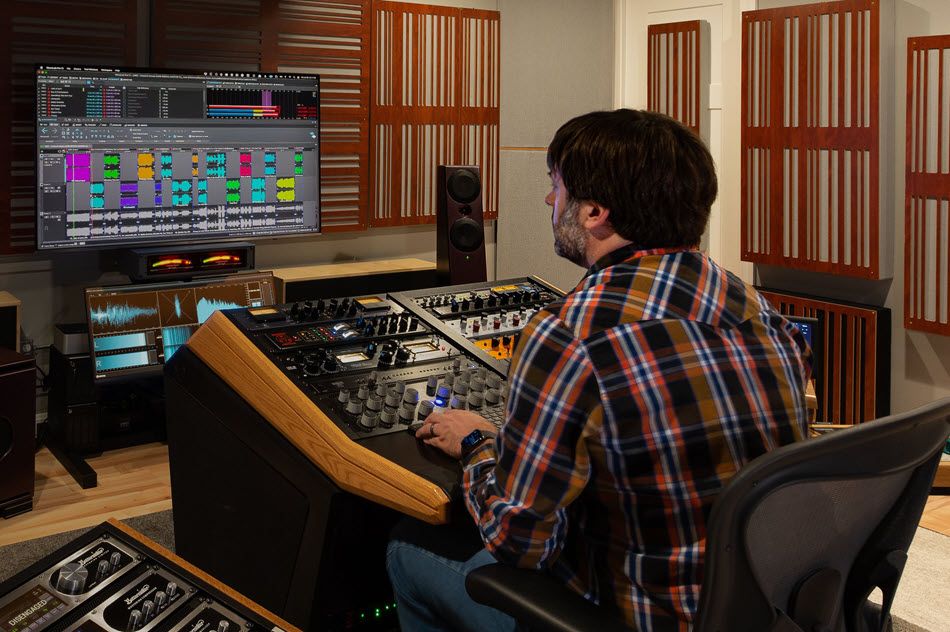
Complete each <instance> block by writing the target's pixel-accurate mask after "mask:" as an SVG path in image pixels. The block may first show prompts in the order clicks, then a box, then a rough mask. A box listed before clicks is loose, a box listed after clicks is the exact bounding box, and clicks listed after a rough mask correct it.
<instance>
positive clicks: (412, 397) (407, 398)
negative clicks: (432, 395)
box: [402, 388, 419, 406]
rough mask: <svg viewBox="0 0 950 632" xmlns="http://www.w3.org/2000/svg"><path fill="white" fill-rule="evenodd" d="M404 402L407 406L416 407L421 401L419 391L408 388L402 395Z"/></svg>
mask: <svg viewBox="0 0 950 632" xmlns="http://www.w3.org/2000/svg"><path fill="white" fill-rule="evenodd" d="M402 401H403V403H405V404H412V405H413V406H415V405H416V403H418V401H419V391H417V390H416V389H414V388H407V389H406V392H405V393H403V394H402Z"/></svg>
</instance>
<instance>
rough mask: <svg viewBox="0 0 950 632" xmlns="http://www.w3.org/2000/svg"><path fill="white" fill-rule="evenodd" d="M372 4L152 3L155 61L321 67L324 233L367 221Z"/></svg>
mask: <svg viewBox="0 0 950 632" xmlns="http://www.w3.org/2000/svg"><path fill="white" fill-rule="evenodd" d="M370 5H371V1H370V0H294V1H293V2H281V1H278V0H237V1H235V0H204V1H202V2H194V1H192V0H154V3H153V10H152V40H151V54H152V63H153V65H155V66H157V67H160V68H186V69H187V68H195V67H202V68H208V69H212V70H238V71H239V70H250V71H262V72H267V71H271V72H303V73H316V74H319V75H320V81H321V86H320V117H321V120H320V142H321V156H320V205H321V223H322V230H324V231H325V232H339V231H346V230H359V229H362V228H365V227H366V225H367V212H368V209H369V189H370V187H369V92H370V85H369V84H370V50H371V47H372V44H371V41H370V28H371V21H370V20H371V12H370ZM222 16H226V19H222Z"/></svg>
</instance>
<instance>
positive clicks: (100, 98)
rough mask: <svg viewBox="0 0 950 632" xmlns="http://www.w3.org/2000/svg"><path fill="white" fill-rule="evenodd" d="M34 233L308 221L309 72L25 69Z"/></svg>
mask: <svg viewBox="0 0 950 632" xmlns="http://www.w3.org/2000/svg"><path fill="white" fill-rule="evenodd" d="M36 91H37V94H36V106H37V107H36V111H37V119H36V121H37V123H36V138H37V143H36V146H37V201H36V206H37V247H38V248H39V249H52V248H83V247H109V246H122V245H141V244H146V243H159V242H183V241H210V240H219V239H230V238H241V239H247V238H252V237H268V236H279V235H286V234H297V233H313V232H319V230H320V201H319V200H320V195H319V176H320V148H319V136H320V117H319V91H320V86H319V78H318V77H316V76H313V75H288V74H265V73H201V74H189V73H182V72H177V71H167V72H165V71H163V72H145V71H124V70H118V69H101V68H100V69H96V68H68V67H60V66H57V67H53V66H40V67H38V68H37V70H36Z"/></svg>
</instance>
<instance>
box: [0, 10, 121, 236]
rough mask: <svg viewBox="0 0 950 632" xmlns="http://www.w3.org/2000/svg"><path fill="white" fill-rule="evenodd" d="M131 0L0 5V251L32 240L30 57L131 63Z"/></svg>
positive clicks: (33, 159) (33, 179)
mask: <svg viewBox="0 0 950 632" xmlns="http://www.w3.org/2000/svg"><path fill="white" fill-rule="evenodd" d="M137 7H138V3H137V2H136V0H88V1H86V2H64V1H55V0H10V1H9V2H4V3H3V8H2V10H0V86H2V88H0V94H2V96H0V165H2V167H0V254H14V253H25V252H32V251H33V250H34V248H35V245H36V222H35V215H36V207H35V188H36V169H35V166H36V155H35V151H36V150H35V112H34V110H35V103H36V94H35V90H36V87H35V77H34V65H35V64H64V65H83V64H90V65H103V66H107V65H108V66H134V65H135V61H136V60H135V51H136V45H137V42H138V38H137V31H136V24H137V19H138V13H137Z"/></svg>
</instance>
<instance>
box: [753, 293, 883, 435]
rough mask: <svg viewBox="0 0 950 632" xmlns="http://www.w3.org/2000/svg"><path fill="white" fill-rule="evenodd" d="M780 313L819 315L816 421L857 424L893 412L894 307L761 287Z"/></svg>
mask: <svg viewBox="0 0 950 632" xmlns="http://www.w3.org/2000/svg"><path fill="white" fill-rule="evenodd" d="M757 289H758V290H759V293H760V294H762V295H763V296H764V297H765V298H767V299H768V300H769V302H771V303H772V305H774V306H775V308H776V309H778V310H779V311H780V312H781V313H782V314H785V315H789V316H807V317H811V318H817V319H818V320H819V321H820V323H821V325H820V337H819V341H818V343H817V344H816V345H815V347H816V350H815V355H816V364H815V371H814V376H815V380H816V389H815V391H816V394H817V396H818V416H817V422H818V423H831V424H857V423H861V422H864V421H870V420H872V419H876V418H878V417H883V416H885V415H888V414H890V406H891V403H890V402H891V311H890V310H889V309H887V308H884V307H875V306H872V305H862V304H859V303H846V302H840V301H835V300H833V299H828V298H821V297H818V296H810V295H808V294H798V293H793V292H785V291H783V290H775V289H769V288H757Z"/></svg>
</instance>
